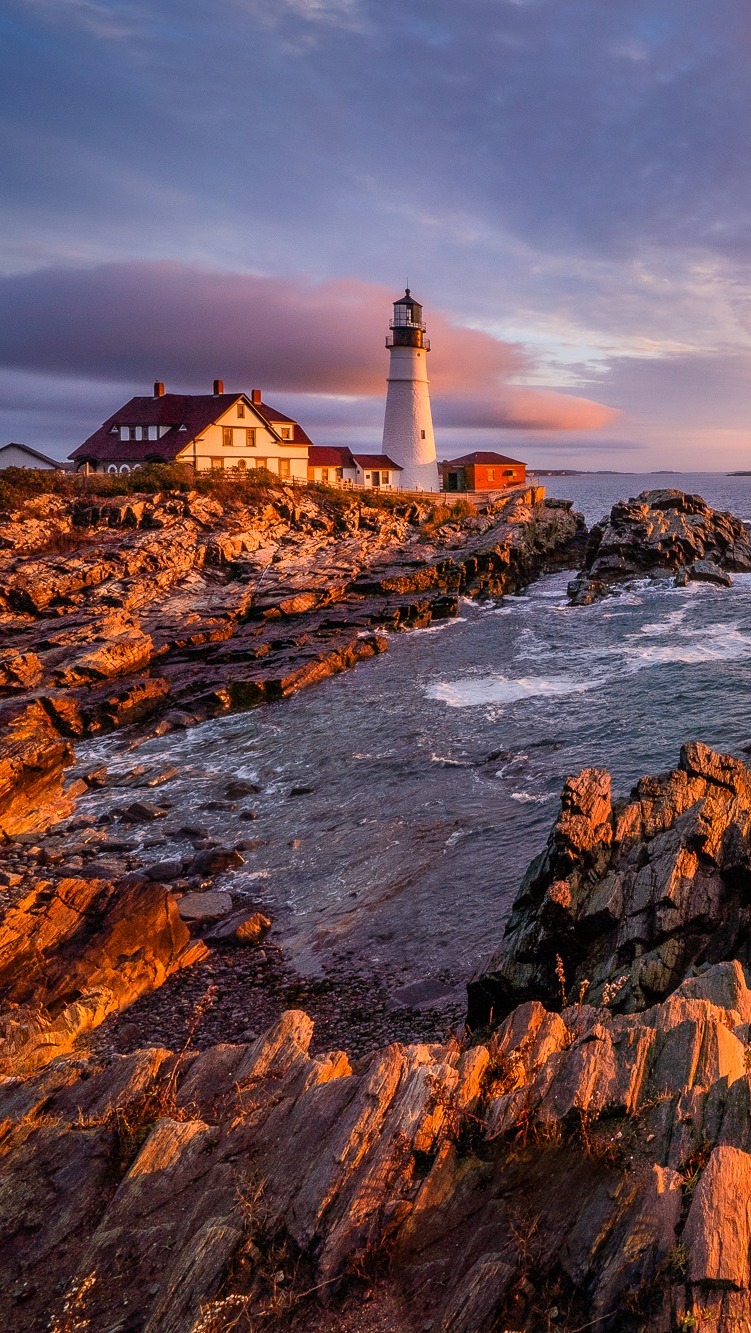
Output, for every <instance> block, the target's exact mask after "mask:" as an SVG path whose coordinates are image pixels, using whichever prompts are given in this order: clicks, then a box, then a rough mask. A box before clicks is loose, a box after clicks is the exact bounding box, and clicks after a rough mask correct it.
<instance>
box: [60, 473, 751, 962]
mask: <svg viewBox="0 0 751 1333" xmlns="http://www.w3.org/2000/svg"><path fill="white" fill-rule="evenodd" d="M657 485H660V486H661V485H677V486H681V488H682V489H685V490H691V491H696V492H698V493H699V494H702V495H704V497H705V498H706V499H707V500H708V501H709V502H710V503H712V504H714V505H717V506H721V507H724V508H729V509H731V510H733V511H734V512H735V513H737V514H738V515H739V516H740V517H744V518H747V519H750V520H751V478H724V477H709V476H694V475H691V476H683V477H681V478H667V477H663V476H660V477H656V478H655V477H647V478H643V477H636V478H634V477H623V476H607V477H576V478H562V479H558V478H551V479H549V486H548V489H549V492H550V493H552V494H559V495H564V496H568V497H569V498H574V499H575V500H576V502H577V506H578V507H580V508H581V509H583V510H584V512H585V513H586V515H587V518H588V520H589V521H590V522H591V521H592V520H593V519H597V518H599V517H600V516H601V515H602V513H603V512H605V511H606V510H607V509H608V508H609V506H610V505H611V504H612V503H613V502H614V501H615V500H617V499H621V498H624V497H627V496H629V495H632V494H637V493H638V491H640V490H642V489H644V488H645V487H654V486H657ZM570 577H571V571H566V572H562V573H556V574H555V575H552V576H550V577H546V578H543V579H541V580H540V581H539V582H538V583H536V584H535V585H533V586H532V587H531V588H529V589H528V590H527V592H526V594H524V595H523V596H519V597H509V598H506V599H505V600H503V601H502V602H494V603H486V604H483V605H477V604H474V603H472V602H469V601H466V602H464V603H463V604H462V606H461V611H460V616H459V618H458V619H457V620H455V621H449V622H445V623H442V624H441V625H439V626H433V627H431V628H430V629H428V630H424V631H415V632H412V633H408V634H397V635H394V636H392V638H391V641H390V650H389V652H388V653H386V654H384V655H383V656H381V657H378V658H376V659H374V660H372V661H369V662H366V663H363V664H361V665H360V666H358V667H357V668H356V669H355V670H354V671H351V672H349V673H347V674H345V675H342V676H339V677H334V678H331V679H330V680H327V681H324V682H322V683H321V684H320V685H318V686H316V687H314V688H312V689H309V690H306V691H303V692H302V693H300V694H298V695H296V696H294V697H293V698H292V699H289V700H286V701H284V702H282V703H279V704H275V705H272V706H269V707H265V708H261V709H256V710H253V711H251V712H248V713H244V714H236V715H234V716H231V717H226V718H220V719H217V720H215V721H212V722H207V723H205V724H204V725H202V726H199V727H196V728H194V729H193V730H191V731H188V732H185V733H177V734H171V735H168V736H166V737H162V738H159V739H154V740H151V741H149V742H147V743H146V744H145V745H143V746H142V747H141V749H140V750H139V751H138V752H137V753H136V754H135V755H134V754H132V753H128V752H127V751H126V750H125V749H124V746H123V738H122V737H111V738H107V739H105V740H101V741H97V742H93V743H91V744H90V745H89V746H88V747H86V750H85V751H83V750H82V751H81V757H82V758H85V759H86V760H87V761H93V760H96V761H103V762H106V763H107V764H108V766H109V767H110V768H111V769H112V770H117V769H126V768H128V767H129V766H131V765H132V764H133V763H134V761H135V760H138V762H144V761H148V762H149V763H152V762H153V763H165V764H166V763H170V764H176V765H178V766H179V768H180V776H179V777H178V778H176V779H175V780H174V781H172V782H171V783H169V784H168V785H167V786H165V787H164V788H162V789H160V793H159V794H160V795H163V796H165V797H167V798H168V799H170V800H171V801H172V802H173V803H174V814H175V815H177V816H180V817H182V818H185V817H186V816H188V815H190V818H191V820H193V821H194V822H195V821H196V820H197V822H199V823H200V824H202V825H203V826H205V827H208V828H210V829H211V831H212V832H213V833H214V834H215V835H216V836H217V837H220V838H221V839H222V840H223V841H229V842H232V841H235V840H237V839H238V838H241V837H248V836H252V837H258V838H259V839H260V840H261V842H262V846H261V847H260V848H259V849H258V850H257V851H256V852H254V853H251V855H250V856H249V859H248V862H247V864H246V866H245V867H243V869H242V870H240V871H238V872H237V873H236V874H234V875H232V876H231V877H230V879H229V880H228V884H229V885H230V886H231V888H232V891H233V892H234V893H235V894H236V895H238V897H239V898H241V899H242V898H243V897H245V898H246V899H247V900H248V901H253V902H263V903H264V904H265V905H267V906H268V907H269V909H270V911H271V914H272V916H273V917H274V920H275V925H276V932H277V938H278V939H279V940H280V941H281V942H282V943H283V945H284V947H285V949H286V951H287V954H288V956H289V957H290V959H291V960H292V961H293V962H294V963H295V965H296V966H297V967H298V968H299V969H300V970H301V971H303V972H307V973H315V972H325V971H326V969H327V968H328V967H329V966H330V965H331V964H332V962H334V961H337V962H342V961H344V962H345V963H346V964H347V965H351V966H353V967H356V968H360V969H363V970H366V971H367V970H368V969H371V968H372V969H376V970H378V971H379V972H380V973H385V974H386V975H387V977H388V978H389V979H391V980H392V981H393V984H394V986H398V985H399V984H401V983H403V982H404V981H407V980H409V981H412V980H414V979H415V978H416V977H431V978H438V979H440V981H441V982H442V983H445V984H446V986H448V987H450V986H452V985H459V984H461V983H462V982H463V981H464V980H465V979H466V978H467V976H468V975H469V974H470V973H471V972H472V971H473V970H474V969H475V968H476V967H477V966H478V965H480V964H481V963H482V962H483V961H484V959H485V958H486V957H487V955H488V953H489V952H492V950H493V949H494V948H495V947H496V946H497V943H498V941H499V940H500V937H501V934H502V930H503V925H504V921H505V919H506V916H507V914H508V910H509V906H510V903H511V901H512V899H513V896H514V894H515V892H516V890H517V888H518V885H519V882H520V879H521V877H522V875H523V873H524V870H525V868H526V866H527V864H528V862H529V860H530V859H531V858H532V857H533V856H534V855H536V854H537V852H539V851H540V850H541V848H542V847H543V846H544V843H545V840H546V837H547V834H548V831H549V828H550V825H551V821H552V820H553V818H554V817H555V814H556V811H557V808H558V798H559V794H560V789H561V785H562V783H563V781H564V779H565V778H566V777H567V776H568V775H569V774H572V773H576V772H578V771H579V769H581V768H582V767H585V766H590V765H593V766H602V767H606V768H608V769H610V770H611V772H612V773H613V779H614V786H615V789H616V791H617V792H620V793H623V794H626V793H628V791H629V790H630V788H631V786H632V785H633V783H634V782H635V781H636V779H637V778H638V777H639V776H640V775H641V774H643V773H655V772H660V771H664V770H666V769H668V768H670V767H671V766H673V765H674V764H675V763H676V762H677V759H678V753H679V749H680V746H681V744H682V743H683V742H684V741H686V740H690V739H694V738H696V739H699V740H702V741H705V742H706V743H707V744H709V745H712V746H716V747H717V748H719V749H721V750H726V751H729V752H732V753H735V754H740V755H743V754H744V752H745V748H746V747H751V575H740V576H735V577H734V585H733V587H732V588H731V589H721V588H713V587H710V586H708V585H701V584H694V585H690V586H689V587H688V588H685V589H676V588H673V587H672V586H671V585H670V583H666V582H652V581H650V580H646V579H645V580H640V581H638V582H636V583H634V584H632V585H630V586H628V587H627V588H625V589H624V590H623V592H622V593H621V594H620V595H619V596H617V597H613V598H608V599H606V600H604V601H601V602H599V603H597V604H595V605H594V606H590V607H570V606H568V604H567V602H566V597H565V589H566V583H567V581H568V579H569V578H570ZM236 776H240V777H245V778H249V779H251V780H253V781H254V782H257V783H258V784H259V785H260V786H261V788H262V791H261V793H260V794H259V795H258V796H254V797H252V798H249V799H248V800H246V801H244V802H243V805H245V806H253V807H254V808H255V810H256V811H257V813H258V818H257V819H256V820H255V821H254V822H253V823H239V822H238V820H237V816H236V814H235V813H233V812H222V811H207V810H204V809H203V807H204V806H205V805H206V804H207V803H210V802H211V801H213V800H217V799H221V798H222V794H223V788H224V786H225V785H226V783H227V782H228V781H229V780H230V779H232V778H234V777H236ZM295 787H307V788H310V789H311V790H310V791H309V792H308V793H307V794H304V795H299V796H292V795H291V794H290V793H291V791H292V789H293V788H295ZM130 799H132V797H130ZM150 799H153V796H150ZM123 803H124V801H123V793H122V791H114V792H113V791H112V790H106V789H105V790H104V791H103V792H101V793H97V794H95V795H92V796H89V797H87V798H86V799H85V801H84V802H83V803H82V808H83V809H92V810H97V811H101V810H102V809H104V808H108V807H112V806H113V805H115V804H123ZM175 822H177V821H176V820H175V819H174V818H173V819H172V820H171V821H170V820H167V821H165V824H167V825H168V826H170V825H171V824H174V823H175ZM152 832H153V830H152ZM138 836H139V837H144V838H148V836H149V831H145V832H141V833H138ZM168 854H169V847H167V848H165V849H162V850H160V851H159V852H158V853H156V852H155V853H154V854H153V855H154V859H162V858H163V857H164V856H165V855H168Z"/></svg>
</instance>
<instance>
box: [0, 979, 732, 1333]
mask: <svg viewBox="0 0 751 1333" xmlns="http://www.w3.org/2000/svg"><path fill="white" fill-rule="evenodd" d="M750 1020H751V992H749V990H748V988H747V985H746V980H745V977H744V974H743V970H742V968H741V967H740V965H739V964H738V963H730V964H719V965H716V966H715V967H713V968H711V969H709V970H708V971H707V972H706V973H705V974H704V975H703V976H702V977H701V978H697V979H695V980H693V981H691V982H688V983H686V984H685V985H684V986H682V987H680V988H679V989H678V991H676V992H675V993H674V994H673V995H672V996H671V997H670V998H669V999H668V1000H667V1001H664V1002H663V1003H662V1004H660V1005H657V1006H655V1007H653V1008H651V1009H649V1010H646V1011H645V1012H642V1013H640V1014H633V1015H614V1014H613V1013H612V1012H610V1010H609V1009H608V1008H607V1007H602V1006H601V1007H597V1006H592V1005H587V1004H581V1005H578V1004H575V1005H573V1006H570V1007H568V1008H566V1009H565V1010H564V1011H563V1012H562V1013H560V1014H559V1013H555V1012H550V1011H548V1010H546V1009H545V1008H544V1007H543V1006H542V1005H541V1004H540V1003H539V1002H531V1003H528V1004H525V1005H522V1006H521V1007H519V1008H518V1009H516V1010H515V1011H514V1012H513V1013H512V1014H511V1015H509V1017H508V1018H507V1019H506V1021H505V1022H504V1023H503V1024H502V1025H501V1026H500V1027H499V1028H498V1029H497V1031H496V1032H495V1033H494V1034H493V1036H492V1038H491V1039H490V1040H489V1041H488V1042H487V1043H485V1044H482V1045H471V1044H469V1045H468V1044H467V1043H466V1042H460V1041H452V1042H449V1043H447V1044H442V1045H432V1046H425V1045H417V1046H408V1047H402V1046H400V1045H397V1044H395V1045H392V1046H389V1047H387V1048H385V1049H384V1050H381V1051H378V1052H376V1053H375V1054H374V1055H373V1056H372V1057H370V1058H369V1059H367V1060H365V1061H362V1062H360V1063H359V1064H358V1065H356V1066H355V1067H354V1068H353V1067H352V1066H351V1065H350V1062H349V1060H348V1059H347V1056H346V1055H345V1054H343V1053H342V1052H338V1051H335V1052H331V1053H328V1054H323V1055H319V1056H316V1057H312V1056H311V1055H310V1053H309V1048H310V1041H311V1036H312V1024H311V1022H310V1020H309V1019H308V1018H307V1017H306V1015H305V1014H303V1013H299V1012H289V1013H286V1014H284V1015H283V1016H282V1018H281V1019H280V1020H279V1022H278V1023H277V1024H276V1025H275V1026H274V1027H273V1028H272V1029H271V1030H270V1031H268V1032H267V1033H265V1034H264V1035H263V1036H262V1037H260V1038H259V1039H258V1040H257V1041H256V1042H255V1043H253V1044H250V1045H245V1046H219V1047H213V1048H211V1049H209V1050H206V1051H203V1052H201V1053H198V1054H195V1053H192V1052H184V1053H183V1054H182V1055H181V1056H179V1057H175V1056H174V1055H172V1054H171V1053H170V1052H168V1051H165V1050H162V1049H152V1050H144V1051H140V1052H137V1053H135V1054H134V1055H131V1056H123V1057H119V1058H116V1059H114V1060H110V1061H102V1060H101V1059H99V1060H98V1059H97V1058H95V1057H88V1058H86V1057H77V1058H76V1057H69V1058H67V1059H58V1060H56V1061H55V1062H54V1063H53V1064H51V1065H48V1066H47V1067H46V1068H45V1069H43V1070H41V1071H39V1072H38V1073H36V1074H33V1075H30V1076H26V1077H22V1078H17V1079H15V1080H11V1081H8V1082H6V1083H5V1084H4V1085H2V1086H0V1127H1V1129H2V1137H1V1138H0V1153H2V1159H1V1160H2V1181H3V1188H2V1189H1V1190H0V1237H1V1238H2V1244H1V1245H0V1271H2V1275H3V1282H2V1283H1V1284H0V1316H1V1317H2V1319H3V1322H4V1324H5V1326H7V1327H12V1328H14V1329H17V1330H18V1331H19V1333H23V1331H24V1330H31V1329H36V1328H38V1327H39V1326H40V1320H41V1319H42V1317H44V1319H45V1320H49V1319H50V1318H52V1319H53V1320H54V1319H57V1320H58V1321H62V1319H63V1317H64V1316H65V1315H66V1314H67V1315H68V1316H69V1317H70V1316H72V1315H75V1318H76V1320H77V1321H78V1324H77V1326H80V1327H84V1328H87V1329H88V1330H90V1333H99V1331H100V1330H101V1333H104V1330H112V1329H113V1328H118V1329H122V1330H123V1331H124V1333H125V1330H134V1331H135V1330H142V1329H148V1330H150V1331H151V1333H166V1330H175V1333H177V1330H180V1333H183V1331H185V1333H188V1331H189V1330H193V1333H198V1330H202V1331H203V1333H208V1331H213V1333H219V1331H220V1330H225V1329H226V1330H229V1329H230V1328H233V1327H237V1326H238V1321H241V1322H244V1323H245V1324H246V1325H247V1326H248V1327H277V1328H280V1329H285V1328H289V1329H291V1328H298V1329H300V1328H306V1329H310V1330H314V1329H316V1328H317V1327H318V1325H319V1317H318V1314H317V1310H318V1309H319V1302H320V1301H323V1302H325V1303H328V1304H331V1303H332V1302H333V1303H334V1304H336V1303H337V1302H339V1301H341V1300H342V1299H346V1298H347V1293H349V1301H350V1304H352V1303H355V1304H356V1302H357V1300H358V1293H360V1296H361V1297H362V1299H367V1305H366V1306H364V1307H363V1308H364V1311H367V1317H368V1318H370V1319H371V1320H372V1323H373V1327H381V1326H383V1327H389V1328H391V1329H393V1330H394V1333H402V1330H403V1331H404V1333H407V1330H409V1329H412V1328H414V1327H416V1326H417V1327H426V1326H428V1325H429V1326H430V1327H431V1328H434V1329H436V1330H439V1331H440V1333H490V1330H493V1329H497V1328H501V1327H503V1328H514V1329H515V1330H519V1331H520V1333H522V1331H524V1333H536V1331H537V1330H539V1329H542V1328H544V1327H546V1324H547V1323H549V1322H550V1321H551V1320H552V1324H551V1327H555V1326H556V1325H557V1326H559V1327H561V1328H564V1329H572V1328H579V1327H586V1326H587V1324H588V1323H595V1322H596V1323H597V1325H598V1327H602V1329H603V1330H604V1331H605V1333H638V1331H641V1330H645V1329H649V1330H651V1331H652V1333H672V1330H674V1329H676V1328H691V1327H695V1326H696V1325H697V1324H698V1325H700V1326H701V1327H702V1328H707V1329H709V1330H711V1331H712V1333H731V1330H733V1333H735V1330H736V1329H737V1328H738V1327H739V1326H742V1323H741V1324H740V1325H739V1322H738V1321H739V1320H740V1321H744V1320H745V1321H748V1320H749V1319H751V1270H750V1268H749V1236H750V1235H751V1232H750V1230H749V1222H748V1203H747V1196H748V1189H749V1181H750V1180H751V1131H750V1130H749V1123H750V1121H749V1108H750V1107H751V1076H749V1074H748V1073H747V1070H746V1065H747V1051H748V1032H749V1021H750ZM72 1180H75V1182H76V1187H75V1189H71V1187H70V1182H71V1181H72ZM379 1274H380V1275H381V1277H380V1279H379ZM364 1279H366V1283H365V1286H364V1285H363V1280H364ZM381 1301H387V1302H388V1309H389V1311H390V1314H391V1322H389V1323H388V1324H383V1325H382V1324H380V1323H379V1322H378V1319H379V1307H380V1303H381ZM395 1312H396V1313H395ZM692 1321H693V1322H692ZM60 1326H63V1325H62V1323H61V1322H60ZM321 1326H322V1327H323V1326H325V1327H330V1324H329V1323H325V1324H322V1325H321Z"/></svg>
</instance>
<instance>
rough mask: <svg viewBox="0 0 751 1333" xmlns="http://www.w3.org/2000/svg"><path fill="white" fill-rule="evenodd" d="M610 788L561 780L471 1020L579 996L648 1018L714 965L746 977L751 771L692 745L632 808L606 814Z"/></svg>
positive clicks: (604, 781)
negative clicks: (558, 799) (554, 809)
mask: <svg viewBox="0 0 751 1333" xmlns="http://www.w3.org/2000/svg"><path fill="white" fill-rule="evenodd" d="M609 786H610V779H609V775H608V774H607V773H604V772H602V771H601V770H597V769H585V770H584V771H583V772H582V773H580V774H579V775H578V777H577V778H572V779H569V780H568V782H567V783H566V785H565V787H564V791H563V799H562V809H561V813H560V816H559V818H558V820H557V822H556V824H555V826H554V829H553V831H552V833H551V835H550V838H549V840H548V845H547V848H546V850H545V852H544V853H543V854H542V855H541V856H540V857H538V858H537V859H536V860H535V861H533V862H532V864H531V865H530V867H529V870H528V871H527V875H526V877H525V880H524V882H523V884H522V887H521V889H520V892H519V894H518V896H517V898H516V901H515V903H514V906H513V909H512V912H511V917H510V919H509V922H508V925H507V927H506V931H505V935H504V939H503V942H502V945H501V948H500V951H499V953H498V954H497V956H496V957H495V958H494V959H493V960H492V962H491V963H490V965H489V966H488V968H487V969H486V971H485V972H484V973H483V974H482V975H481V976H480V977H478V978H477V979H476V980H475V981H474V982H473V983H472V985H471V987H470V1015H471V1019H472V1021H473V1022H476V1023H478V1024H480V1025H482V1024H483V1023H485V1022H487V1021H488V1018H489V1016H490V1014H491V1012H492V1014H493V1015H494V1018H495V1020H497V1019H498V1018H499V1017H501V1016H502V1015H503V1014H504V1013H506V1012H507V1011H508V1009H509V1008H511V1007H512V1006H513V1005H515V1004H517V1003H519V1002H520V1001H522V1000H525V999H542V1000H543V1001H544V1002H546V1003H549V1004H553V1005H554V1004H555V1003H556V997H558V1000H559V1002H560V994H561V990H562V989H563V990H565V991H566V992H567V994H568V995H574V996H575V995H576V994H577V993H578V989H579V988H580V987H584V990H585V993H586V997H587V999H588V1000H589V999H593V1000H595V1001H596V1002H597V1003H599V1002H600V1001H601V999H602V997H603V996H606V997H607V996H608V995H611V996H612V999H611V1001H610V1002H611V1003H613V1004H615V1005H616V1006H617V1008H618V1009H627V1010H634V1009H640V1008H643V1007H645V1006H647V1005H649V1004H651V1003H654V1002H655V1001H656V1000H659V999H662V998H664V997H665V996H667V995H669V994H670V992H671V991H672V990H674V989H675V987H676V986H677V985H679V984H680V983H681V982H682V981H683V980H684V978H686V977H689V976H691V975H692V973H694V972H700V971H701V969H702V968H704V967H707V966H708V965H710V964H713V963H716V962H720V961H723V960H733V959H739V960H740V962H741V963H742V964H743V965H744V966H746V967H749V968H751V945H750V944H749V939H750V938H751V909H750V908H749V906H748V890H747V885H748V883H749V882H751V770H749V769H748V768H747V767H746V765H745V764H744V763H743V762H742V761H741V760H740V759H736V758H734V757H732V756H729V755H721V754H717V753H716V752H714V751H713V750H710V749H709V748H708V747H707V746H705V745H702V744H700V743H699V742H692V743H691V744H689V745H686V746H684V747H683V749H682V751H681V755H680V761H679V766H678V768H677V769H675V770H674V771H673V772H671V773H667V774H663V775H661V776H659V777H657V778H651V777H646V778H642V779H641V780H640V781H639V782H638V783H637V785H636V787H635V788H634V790H633V791H632V793H631V795H630V797H629V798H628V799H626V800H623V801H618V802H615V803H614V804H612V805H611V803H610V796H609ZM561 978H563V979H561ZM692 984H693V983H692Z"/></svg>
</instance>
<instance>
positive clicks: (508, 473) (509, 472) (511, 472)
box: [503, 467, 514, 477]
mask: <svg viewBox="0 0 751 1333" xmlns="http://www.w3.org/2000/svg"><path fill="white" fill-rule="evenodd" d="M503 475H504V477H513V475H514V469H513V468H512V467H507V468H506V470H505V472H504V474H503Z"/></svg>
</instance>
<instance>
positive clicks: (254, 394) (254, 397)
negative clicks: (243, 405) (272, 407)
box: [250, 389, 262, 403]
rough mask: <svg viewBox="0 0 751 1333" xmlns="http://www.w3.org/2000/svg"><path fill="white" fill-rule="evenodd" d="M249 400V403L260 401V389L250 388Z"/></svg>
mask: <svg viewBox="0 0 751 1333" xmlns="http://www.w3.org/2000/svg"><path fill="white" fill-rule="evenodd" d="M250 401H251V403H260V402H261V401H262V399H261V390H260V389H251V391H250Z"/></svg>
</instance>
